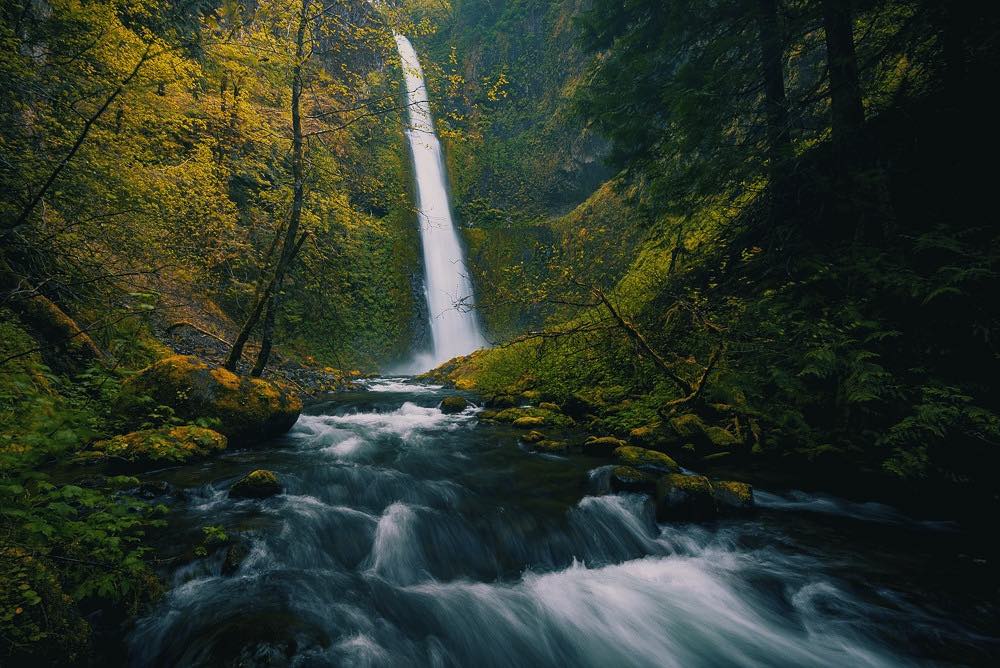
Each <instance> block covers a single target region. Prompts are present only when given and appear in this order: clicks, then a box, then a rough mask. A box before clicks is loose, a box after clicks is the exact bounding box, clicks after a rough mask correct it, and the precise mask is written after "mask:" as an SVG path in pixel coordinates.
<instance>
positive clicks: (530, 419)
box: [512, 415, 545, 429]
mask: <svg viewBox="0 0 1000 668" xmlns="http://www.w3.org/2000/svg"><path fill="white" fill-rule="evenodd" d="M512 424H513V425H514V426H515V427H517V428H518V429H531V428H532V427H541V426H542V425H544V424H545V418H543V417H538V416H535V415H525V416H523V417H519V418H517V419H516V420H514V422H513V423H512Z"/></svg>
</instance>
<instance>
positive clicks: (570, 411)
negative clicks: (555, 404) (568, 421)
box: [562, 392, 598, 418]
mask: <svg viewBox="0 0 1000 668" xmlns="http://www.w3.org/2000/svg"><path fill="white" fill-rule="evenodd" d="M562 409H563V412H564V413H566V414H567V415H571V416H573V417H575V418H581V417H584V416H586V415H590V414H593V413H596V412H597V410H598V406H597V404H596V403H595V402H594V401H591V400H590V399H589V398H588V397H586V396H584V395H583V394H581V393H579V392H576V393H574V394H571V395H570V396H569V397H567V398H566V400H565V401H564V402H563V405H562Z"/></svg>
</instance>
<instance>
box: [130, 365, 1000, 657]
mask: <svg viewBox="0 0 1000 668" xmlns="http://www.w3.org/2000/svg"><path fill="white" fill-rule="evenodd" d="M448 393H450V392H448V391H445V390H442V389H441V388H438V387H435V386H429V385H422V384H419V383H416V382H413V381H410V380H407V379H379V380H372V381H366V387H365V388H364V389H362V390H359V391H356V392H347V393H343V394H340V395H337V396H336V397H334V398H332V399H330V400H328V401H323V402H317V403H314V404H312V405H310V406H308V407H307V410H306V413H305V414H304V415H303V416H302V417H301V418H300V419H299V421H298V423H297V424H296V426H295V427H294V428H293V430H292V431H291V432H290V433H289V434H287V435H286V436H284V437H282V438H279V439H275V440H274V441H273V442H271V443H269V444H267V445H266V446H265V447H259V448H255V449H250V450H242V451H231V452H228V453H227V454H226V455H225V456H223V457H222V458H219V459H216V460H213V461H211V462H206V463H202V464H193V465H189V466H185V467H180V468H175V469H170V470H165V471H161V472H158V473H156V474H154V476H153V477H154V478H155V479H158V480H161V481H165V482H167V483H169V484H170V490H169V492H167V494H166V495H165V496H164V497H163V499H162V500H164V501H166V502H168V503H171V504H173V505H174V507H175V512H174V513H172V515H171V520H170V526H169V527H168V528H167V529H166V530H165V531H163V533H162V535H161V536H159V537H158V538H157V539H156V540H158V541H159V542H160V543H161V546H160V547H161V549H162V550H164V551H165V552H167V553H170V552H171V550H173V552H174V553H176V555H177V556H178V558H177V559H176V560H174V561H172V562H167V565H166V566H165V575H166V577H167V578H168V582H169V584H170V591H169V593H168V595H167V596H166V598H165V600H164V601H163V602H162V603H161V604H160V605H159V606H158V607H157V608H156V609H155V610H154V611H153V612H152V613H151V614H150V615H149V616H147V617H145V618H143V619H141V620H139V622H138V623H137V625H136V627H135V628H134V630H133V632H132V633H131V636H130V638H129V647H130V662H131V664H132V665H135V666H171V667H173V666H230V665H232V666H475V667H477V668H485V667H488V666H538V667H541V666H594V667H595V668H596V667H600V668H607V667H615V666H685V667H699V666H706V667H707V666H794V667H802V666H903V665H941V664H944V665H963V664H981V665H988V664H989V663H990V660H991V658H992V657H993V656H995V654H994V653H995V652H996V651H997V650H998V644H997V640H996V637H995V636H992V637H991V625H992V624H993V623H995V616H994V615H995V613H996V606H995V602H994V603H991V601H993V595H995V592H993V593H992V594H991V592H989V591H983V590H982V588H981V587H978V586H977V584H976V580H975V575H976V568H977V565H976V564H975V563H973V562H972V561H969V562H968V564H966V563H965V562H963V561H961V559H958V561H956V556H955V555H956V553H958V552H961V548H960V545H961V543H962V541H963V540H965V539H964V537H963V534H962V533H961V532H959V531H958V530H957V529H956V528H955V527H953V526H951V525H949V524H943V523H934V522H919V521H915V520H911V519H909V518H907V517H905V516H904V515H902V514H901V513H899V512H897V511H895V510H893V509H891V508H888V507H886V506H881V505H878V504H865V503H851V502H848V501H845V500H841V499H836V498H832V497H822V496H815V495H806V494H802V493H791V492H787V491H784V492H779V491H770V492H764V491H758V492H756V499H757V502H758V505H759V509H758V511H757V512H756V513H755V514H754V515H753V516H750V517H743V518H735V519H729V520H721V521H717V522H711V523H679V524H657V523H656V522H655V521H654V517H653V511H652V505H651V502H650V499H649V498H648V497H646V496H643V495H637V494H611V493H609V491H608V490H607V489H606V478H607V476H606V471H607V461H605V460H595V459H590V458H588V457H586V456H584V455H568V456H565V457H561V456H552V455H538V454H533V453H530V452H528V451H527V450H526V449H524V448H523V447H520V445H519V443H518V440H517V431H516V430H515V429H513V428H512V427H510V426H509V425H501V424H494V423H489V422H479V421H478V420H477V418H476V416H475V413H476V411H477V409H475V408H469V409H467V410H466V411H464V412H462V413H459V414H456V415H445V414H443V413H442V412H441V411H440V410H438V408H437V404H438V403H439V401H440V400H441V398H442V397H443V396H445V395H446V394H448ZM254 468H267V469H271V470H274V471H275V472H277V474H278V475H279V476H280V479H281V480H282V482H283V484H284V485H285V492H284V493H283V494H281V495H278V496H275V497H272V498H270V499H266V500H262V501H257V500H234V499H230V498H229V497H228V496H227V489H228V487H229V486H230V485H231V484H232V483H233V482H234V481H235V480H237V479H238V478H239V477H240V476H241V475H243V474H245V473H246V472H247V471H249V470H251V469H254ZM205 525H220V526H223V527H224V528H225V529H226V531H227V533H229V534H230V536H231V537H237V538H238V539H239V540H241V541H243V542H244V543H245V544H246V546H247V547H248V548H249V553H248V556H247V557H246V558H245V559H244V560H243V561H242V563H241V564H239V566H238V568H237V570H236V571H235V572H234V573H231V574H229V575H223V574H222V573H223V560H224V558H225V548H218V549H214V550H210V553H209V555H208V556H207V557H205V558H201V559H194V560H192V559H190V555H187V556H185V555H184V554H182V552H183V550H182V548H181V547H180V546H181V545H184V544H185V543H188V542H192V541H194V542H196V541H197V536H198V535H199V533H200V531H201V527H202V526H205ZM946 659H949V660H950V661H951V662H952V663H948V662H947V661H946ZM994 665H995V664H994Z"/></svg>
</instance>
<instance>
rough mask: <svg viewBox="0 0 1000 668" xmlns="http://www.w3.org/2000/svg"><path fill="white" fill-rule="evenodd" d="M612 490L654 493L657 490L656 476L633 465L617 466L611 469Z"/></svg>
mask: <svg viewBox="0 0 1000 668" xmlns="http://www.w3.org/2000/svg"><path fill="white" fill-rule="evenodd" d="M611 491H613V492H642V493H644V494H652V493H654V492H655V491H656V476H654V475H653V474H651V473H647V472H646V471H640V470H639V469H637V468H635V467H633V466H616V467H614V468H613V469H612V470H611Z"/></svg>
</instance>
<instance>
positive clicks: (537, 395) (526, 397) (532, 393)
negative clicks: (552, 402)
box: [521, 390, 542, 404]
mask: <svg viewBox="0 0 1000 668" xmlns="http://www.w3.org/2000/svg"><path fill="white" fill-rule="evenodd" d="M541 398H542V393H541V392H539V391H538V390H525V391H524V392H521V401H523V402H525V403H528V404H533V403H537V402H538V401H539V400H540V399H541Z"/></svg>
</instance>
